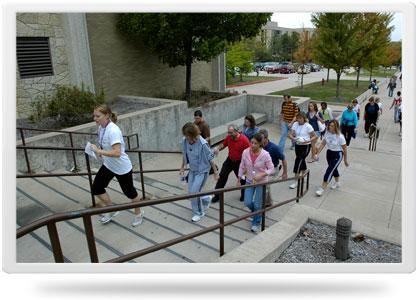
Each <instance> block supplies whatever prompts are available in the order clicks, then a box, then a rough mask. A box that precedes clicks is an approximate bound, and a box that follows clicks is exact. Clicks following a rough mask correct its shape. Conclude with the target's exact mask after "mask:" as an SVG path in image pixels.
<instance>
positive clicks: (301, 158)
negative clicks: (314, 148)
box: [293, 144, 311, 174]
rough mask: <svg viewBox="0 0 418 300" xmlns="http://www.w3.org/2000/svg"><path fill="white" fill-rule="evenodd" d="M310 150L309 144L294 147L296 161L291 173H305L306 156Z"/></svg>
mask: <svg viewBox="0 0 418 300" xmlns="http://www.w3.org/2000/svg"><path fill="white" fill-rule="evenodd" d="M310 150H311V144H308V145H298V144H296V145H295V153H296V159H295V165H294V167H293V173H295V174H298V173H299V172H301V171H305V170H306V169H307V167H306V161H305V159H306V157H307V156H308V154H309V151H310Z"/></svg>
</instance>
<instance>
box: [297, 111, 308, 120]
mask: <svg viewBox="0 0 418 300" xmlns="http://www.w3.org/2000/svg"><path fill="white" fill-rule="evenodd" d="M297 118H303V120H304V121H305V122H307V121H308V118H307V117H306V115H305V114H304V113H303V112H301V111H300V112H298V113H297V115H296V119H297Z"/></svg>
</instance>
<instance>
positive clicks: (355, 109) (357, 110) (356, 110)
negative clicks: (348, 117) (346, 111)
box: [353, 103, 360, 113]
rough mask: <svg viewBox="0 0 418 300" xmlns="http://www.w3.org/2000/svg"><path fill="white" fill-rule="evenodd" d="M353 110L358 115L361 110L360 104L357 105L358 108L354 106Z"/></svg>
mask: <svg viewBox="0 0 418 300" xmlns="http://www.w3.org/2000/svg"><path fill="white" fill-rule="evenodd" d="M353 110H354V111H355V112H356V113H358V112H359V110H360V104H358V103H357V104H356V106H354V107H353Z"/></svg>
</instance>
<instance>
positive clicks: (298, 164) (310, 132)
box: [289, 112, 318, 189]
mask: <svg viewBox="0 0 418 300" xmlns="http://www.w3.org/2000/svg"><path fill="white" fill-rule="evenodd" d="M307 121H308V120H307V118H306V115H305V114H304V113H302V112H300V113H298V114H297V116H296V122H295V123H294V124H293V126H292V129H291V130H290V132H289V138H290V139H292V140H294V141H295V142H296V146H295V154H296V158H295V165H294V166H293V173H294V174H295V176H299V175H303V174H304V171H306V169H307V166H306V161H305V159H306V157H307V156H308V155H309V151H310V149H311V144H313V143H315V142H316V140H317V139H318V136H317V135H316V134H315V131H314V129H313V127H312V126H311V125H310V124H309V123H308V122H307ZM296 187H297V181H295V182H294V183H292V184H291V185H290V186H289V188H291V189H294V188H296Z"/></svg>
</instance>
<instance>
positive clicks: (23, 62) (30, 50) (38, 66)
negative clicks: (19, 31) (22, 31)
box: [16, 37, 54, 78]
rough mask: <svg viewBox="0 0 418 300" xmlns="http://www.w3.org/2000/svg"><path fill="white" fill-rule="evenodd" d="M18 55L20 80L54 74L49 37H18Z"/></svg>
mask: <svg viewBox="0 0 418 300" xmlns="http://www.w3.org/2000/svg"><path fill="white" fill-rule="evenodd" d="M16 53H17V65H18V68H19V73H20V78H31V77H41V76H50V75H53V74H54V72H53V70H52V61H51V51H50V48H49V38H48V37H18V38H17V39H16Z"/></svg>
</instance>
